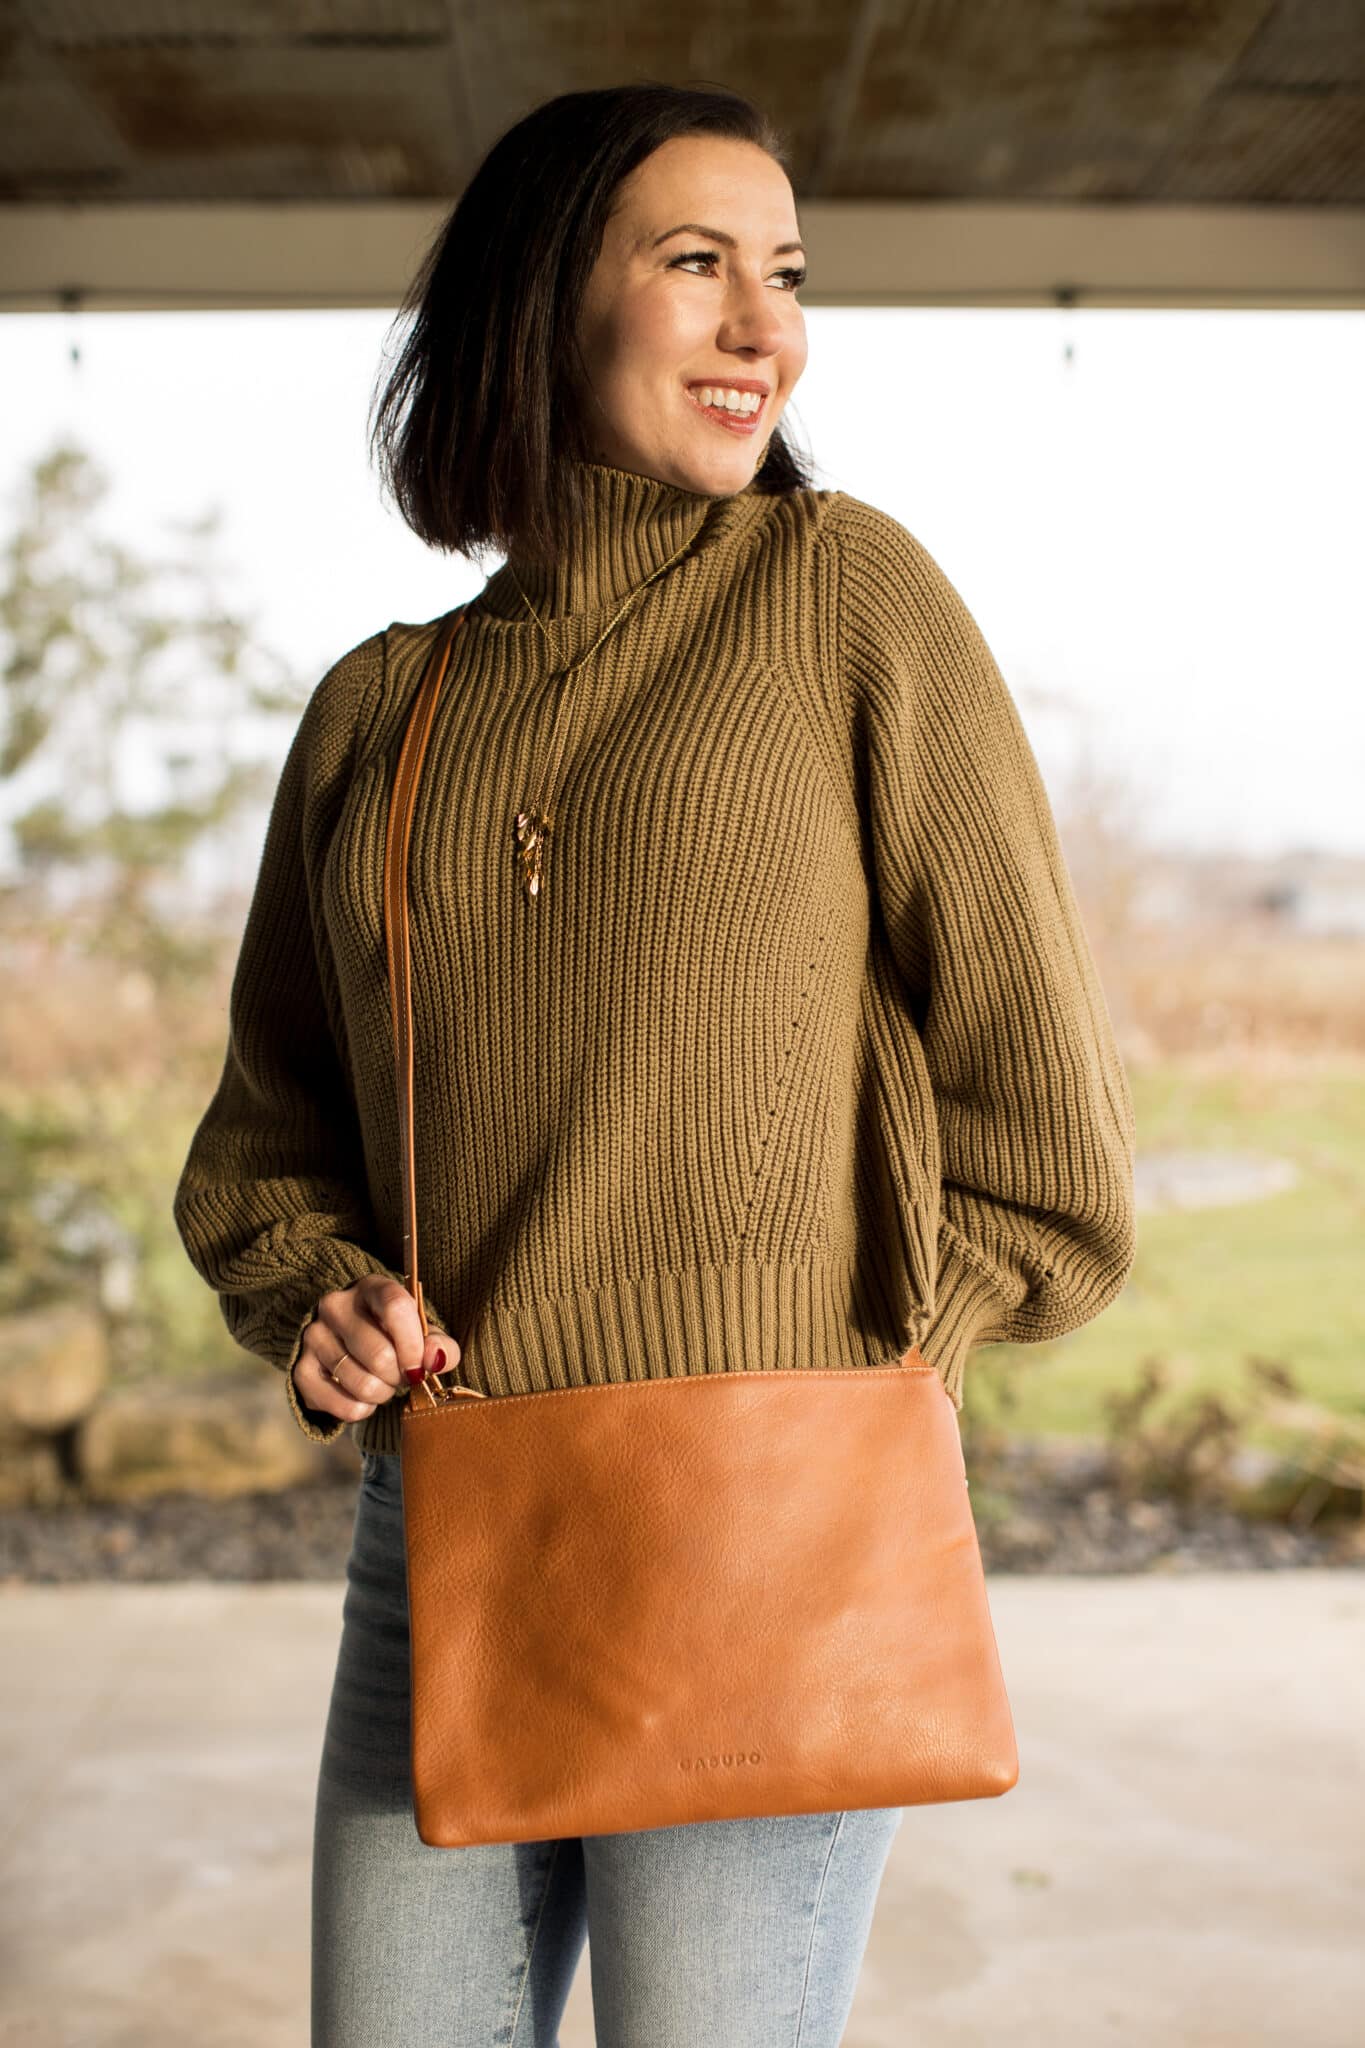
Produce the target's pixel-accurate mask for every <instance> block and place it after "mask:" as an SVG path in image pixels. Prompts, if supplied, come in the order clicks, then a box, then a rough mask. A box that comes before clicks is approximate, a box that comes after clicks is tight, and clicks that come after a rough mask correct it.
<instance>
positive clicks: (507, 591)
mask: <svg viewBox="0 0 1365 2048" xmlns="http://www.w3.org/2000/svg"><path fill="white" fill-rule="evenodd" d="M574 467H575V469H576V470H577V471H578V473H579V478H580V481H581V483H582V487H583V507H584V510H583V519H582V525H581V529H580V531H579V532H578V533H577V534H576V535H575V536H574V541H573V545H572V546H571V547H570V548H569V549H568V550H567V551H566V552H565V554H564V555H563V556H562V557H561V559H560V560H559V561H557V562H554V563H552V564H550V565H549V566H541V565H536V564H533V563H529V562H527V561H525V560H523V558H522V557H521V556H520V555H518V554H517V552H516V550H515V549H514V550H513V551H512V553H511V555H510V556H509V558H508V561H507V563H505V564H504V566H503V567H502V568H501V569H499V570H497V571H496V572H495V573H494V575H492V576H491V577H490V578H489V580H488V582H487V583H486V584H485V585H484V588H483V590H482V592H481V593H480V596H479V606H478V608H479V610H480V611H482V612H485V613H491V614H493V615H494V616H495V617H498V618H503V619H517V618H522V619H528V618H529V614H528V612H527V610H526V606H525V604H524V603H523V602H522V598H521V592H520V591H519V590H518V589H517V585H516V582H514V580H513V576H512V573H511V572H512V571H515V573H516V576H517V577H518V578H519V579H520V581H521V584H522V587H523V589H524V590H525V591H526V594H527V596H528V597H529V598H530V600H531V602H532V604H533V605H534V606H535V608H536V610H537V611H538V612H539V613H540V616H541V618H542V619H545V620H547V621H548V620H549V619H552V618H569V617H578V616H579V615H581V614H584V613H594V612H600V611H603V610H605V609H606V608H607V607H608V606H611V605H617V604H620V603H621V602H622V601H623V600H624V599H625V597H626V596H627V594H628V593H629V592H630V591H632V590H634V589H635V588H636V587H637V586H638V585H639V584H641V583H642V582H643V581H644V579H645V578H646V577H647V576H648V575H649V574H650V573H651V571H652V570H655V569H659V568H662V566H663V564H664V563H665V562H667V561H668V559H669V557H670V556H671V555H673V554H674V553H675V552H677V550H679V549H681V548H683V544H684V542H687V541H693V542H695V543H697V544H698V545H701V546H706V545H709V544H710V543H711V542H712V541H713V540H715V539H717V538H719V536H720V534H721V533H722V532H723V531H726V530H728V528H729V527H730V525H731V524H732V523H733V521H734V518H735V515H736V512H737V511H742V510H743V509H747V508H749V507H750V506H751V503H752V501H753V500H754V499H755V498H756V497H757V495H758V494H757V492H756V491H755V489H754V486H753V484H752V483H749V484H746V485H745V487H744V489H743V490H742V491H737V492H734V493H733V494H731V495H729V496H725V497H718V498H717V497H710V496H708V495H707V494H706V493H705V492H702V491H689V490H684V489H683V488H682V487H681V486H680V485H677V484H670V483H665V482H663V481H662V479H661V478H659V477H654V476H642V475H640V474H639V473H638V472H637V471H635V470H628V469H615V468H613V467H612V466H611V465H610V464H608V463H603V462H585V461H580V460H578V459H576V458H575V460H574ZM694 551H695V550H687V551H685V552H684V553H682V554H680V555H679V556H678V562H679V565H680V566H681V564H682V562H683V561H685V560H689V559H690V558H691V553H692V552H694Z"/></svg>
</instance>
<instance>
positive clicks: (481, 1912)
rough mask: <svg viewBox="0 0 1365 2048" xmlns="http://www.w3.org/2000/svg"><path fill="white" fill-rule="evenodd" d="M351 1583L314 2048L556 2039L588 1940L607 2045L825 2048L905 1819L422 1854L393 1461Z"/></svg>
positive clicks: (318, 1879) (318, 1929)
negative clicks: (412, 1769)
mask: <svg viewBox="0 0 1365 2048" xmlns="http://www.w3.org/2000/svg"><path fill="white" fill-rule="evenodd" d="M346 1579H347V1585H346V1597H345V1604H344V1607H343V1618H342V1632H341V1644H340V1650H339V1653H338V1658H337V1666H336V1675H335V1679H334V1682H333V1688H332V1696H331V1704H330V1708H329V1711H328V1717H327V1724H326V1732H325V1735H324V1738H323V1747H322V1759H321V1767H320V1770H319V1774H318V1789H317V1805H316V1812H315V1824H314V1840H313V1929H312V1934H313V1950H312V1998H313V2013H312V2043H313V2048H399V2044H400V2043H401V2044H402V2048H438V2044H439V2048H558V2041H559V2034H558V2028H559V2022H560V2018H561V2016H562V2013H563V2010H564V2006H565V2002H566V2000H567V1998H568V1994H569V1989H570V1986H571V1984H572V1982H573V1977H574V1972H575V1969H576V1967H577V1964H578V1961H579V1957H580V1955H581V1953H582V1950H583V1944H584V1942H585V1941H588V1962H589V1969H590V1972H591V1980H592V2000H593V2014H594V2019H595V2022H596V2030H597V2042H598V2048H835V2044H836V2043H837V2042H838V2041H839V2039H840V2037H841V2036H842V2033H843V2029H844V2025H845V2022H846V2020H847V2018H848V2013H849V2008H850V2006H851V2005H852V2002H853V1993H854V1989H855V1986H856V1983H857V1978H858V1971H859V1968H860V1966H861V1963H862V1958H863V1954H864V1950H865V1948H866V1945H867V1937H868V1933H869V1930H870V1928H871V1924H872V1914H873V1908H874V1905H875V1903H876V1896H877V1890H878V1887H879V1884H880V1882H881V1877H882V1872H883V1870H884V1867H885V1864H886V1859H887V1855H888V1853H889V1851H890V1848H891V1843H892V1839H893V1837H894V1835H895V1832H896V1829H897V1827H898V1826H899V1825H900V1822H901V1819H902V1818H903V1809H902V1808H900V1807H887V1808H872V1809H870V1810H865V1811H850V1812H845V1813H810V1814H800V1815H796V1816H792V1817H778V1818H768V1819H759V1820H723V1821H701V1822H695V1823H691V1824H689V1825H686V1826H679V1827H665V1828H652V1829H645V1830H641V1831H638V1832H632V1833H624V1834H606V1835H586V1836H582V1837H579V1836H566V1837H564V1838H562V1839H559V1840H550V1841H543V1842H514V1843H507V1844H494V1843H490V1844H483V1843H480V1844H476V1845H473V1846H471V1847H468V1848H459V1849H439V1848H433V1847H431V1846H429V1845H428V1844H427V1843H424V1842H423V1841H422V1840H421V1839H420V1837H419V1836H418V1834H417V1830H416V1827H415V1826H414V1824H413V1819H412V1808H411V1788H410V1782H409V1777H408V1771H409V1747H408V1745H409V1712H410V1692H409V1665H408V1633H407V1577H406V1556H405V1552H404V1547H403V1500H402V1466H401V1462H400V1460H399V1458H398V1457H396V1456H385V1455H381V1454H378V1453H373V1452H372V1453H368V1454H366V1456H365V1460H364V1466H363V1470H362V1474H361V1480H360V1490H359V1495H358V1499H357V1503H356V1518H355V1527H354V1532H353V1536H352V1543H351V1553H350V1557H349V1559H348V1562H347V1567H346ZM589 1937H591V1938H590V1939H589Z"/></svg>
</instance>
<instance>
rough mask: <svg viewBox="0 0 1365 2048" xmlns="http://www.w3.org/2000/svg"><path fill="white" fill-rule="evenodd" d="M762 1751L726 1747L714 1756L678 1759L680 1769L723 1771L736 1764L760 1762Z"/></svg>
mask: <svg viewBox="0 0 1365 2048" xmlns="http://www.w3.org/2000/svg"><path fill="white" fill-rule="evenodd" d="M762 1760H763V1759H762V1752H761V1751H760V1750H757V1749H727V1750H722V1751H721V1752H720V1753H719V1754H718V1755H716V1756H685V1757H681V1758H679V1760H678V1769H679V1770H680V1771H723V1770H725V1769H727V1768H731V1769H732V1768H733V1767H734V1766H735V1765H736V1764H756V1763H761V1762H762Z"/></svg>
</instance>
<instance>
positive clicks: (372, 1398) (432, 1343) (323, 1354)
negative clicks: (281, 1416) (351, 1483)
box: [293, 1273, 460, 1422]
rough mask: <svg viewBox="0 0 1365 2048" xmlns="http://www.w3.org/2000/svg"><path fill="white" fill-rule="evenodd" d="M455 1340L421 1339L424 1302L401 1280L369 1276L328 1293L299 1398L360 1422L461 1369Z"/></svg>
mask: <svg viewBox="0 0 1365 2048" xmlns="http://www.w3.org/2000/svg"><path fill="white" fill-rule="evenodd" d="M459 1358H460V1347H459V1345H458V1344H457V1343H456V1342H455V1339H454V1338H453V1337H446V1336H443V1335H441V1333H440V1332H439V1331H436V1330H432V1331H430V1332H429V1333H428V1335H427V1337H426V1339H425V1340H423V1337H422V1323H421V1318H420V1317H419V1316H418V1313H417V1304H416V1302H415V1301H414V1300H413V1298H412V1296H411V1295H410V1294H409V1293H408V1290H407V1288H406V1287H404V1286H403V1284H402V1283H401V1281H398V1280H395V1279H393V1278H392V1277H391V1275H389V1274H388V1273H367V1274H366V1275H365V1278H364V1279H363V1280H357V1281H356V1283H355V1286H354V1287H340V1288H337V1289H335V1290H334V1291H333V1292H332V1293H331V1294H324V1295H323V1297H322V1299H321V1301H320V1302H319V1303H318V1307H317V1314H316V1315H315V1317H314V1318H313V1320H312V1322H311V1323H309V1325H308V1327H307V1329H306V1330H305V1331H304V1333H303V1346H302V1349H301V1350H300V1352H299V1355H298V1357H297V1358H296V1359H295V1361H294V1367H293V1372H294V1385H295V1386H296V1387H297V1388H298V1391H299V1398H300V1400H302V1401H303V1402H305V1403H306V1404H307V1406H308V1407H310V1408H319V1409H321V1410H322V1412H323V1413H324V1414H325V1415H339V1416H340V1417H341V1418H342V1420H343V1421H345V1422H360V1421H362V1420H363V1419H364V1417H365V1416H367V1415H373V1413H374V1411H375V1409H376V1408H378V1407H379V1406H380V1405H381V1404H382V1403H383V1402H385V1401H391V1400H392V1399H393V1397H394V1395H395V1394H396V1393H397V1392H398V1391H399V1389H400V1388H401V1387H402V1386H403V1385H404V1384H405V1382H406V1384H408V1385H410V1386H416V1385H417V1384H418V1383H419V1381H420V1380H421V1379H422V1377H423V1375H424V1374H425V1373H428V1372H445V1371H447V1370H448V1369H449V1368H450V1367H451V1366H454V1365H457V1364H458V1363H459Z"/></svg>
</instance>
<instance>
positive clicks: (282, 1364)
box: [173, 636, 445, 1443]
mask: <svg viewBox="0 0 1365 2048" xmlns="http://www.w3.org/2000/svg"><path fill="white" fill-rule="evenodd" d="M382 659H383V650H382V636H376V637H374V638H372V639H371V640H368V641H365V642H363V643H362V644H361V645H360V646H359V647H356V648H353V649H352V650H351V652H350V653H349V654H345V655H343V656H342V657H341V659H340V660H339V661H338V662H336V663H335V664H334V665H333V666H332V668H331V669H329V670H328V672H327V674H326V675H325V676H324V677H323V679H322V681H321V682H320V683H319V685H318V686H317V688H316V689H315V690H314V692H313V694H312V696H311V698H310V699H309V701H308V704H307V706H306V707H305V710H304V713H303V716H302V718H301V720H300V722H299V726H298V729H297V731H296V733H295V735H294V739H293V741H292V743H291V746H290V748H289V752H288V755H287V757H286V759H285V763H284V767H283V769H282V771H281V774H280V779H279V783H278V786H277V788H276V792H275V797H274V802H273V805H272V808H271V814H270V820H269V824H268V826H267V830H266V837H265V845H264V849H263V852H262V855H261V861H260V867H259V872H258V875H257V879H256V886H255V891H254V894H253V897H252V901H251V905H250V908H249V910H248V913H247V919H246V925H245V929H244V932H243V936H242V942H241V948H240V952H239V954H238V959H237V965H236V970H235V973H234V976H233V982H232V988H231V993H230V997H229V1009H228V1035H227V1050H226V1055H225V1058H224V1062H223V1068H222V1074H221V1078H220V1080H219V1082H218V1086H217V1089H216V1091H215V1093H214V1095H213V1098H212V1100H211V1101H210V1103H209V1105H208V1108H207V1109H206V1110H205V1112H204V1114H203V1117H202V1118H201V1120H200V1123H199V1125H198V1128H197V1129H196V1131H195V1133H194V1136H193V1139H192V1140H191V1143H190V1149H189V1154H188V1157H187V1158H186V1161H185V1164H184V1167H183V1169H182V1171H181V1175H180V1180H179V1184H178V1186H177V1189H176V1193H175V1198H174V1204H173V1208H174V1217H175V1223H176V1228H177V1229H178V1231H179V1233H180V1238H181V1241H182V1243H183V1244H184V1246H185V1250H186V1252H187V1253H188V1255H189V1259H190V1263H191V1264H192V1265H193V1267H194V1269H195V1271H196V1272H197V1273H198V1274H199V1275H200V1277H201V1278H202V1279H204V1280H206V1281H207V1282H208V1284H209V1286H210V1287H212V1288H213V1289H214V1290H215V1291H216V1292H217V1295H218V1302H219V1307H220V1308H221V1310H222V1314H223V1319H224V1321H225V1322H226V1324H227V1327H228V1329H229V1330H230V1331H231V1333H232V1335H233V1337H234V1338H235V1339H236V1341H237V1342H238V1343H239V1344H240V1345H241V1346H242V1347H243V1348H244V1349H245V1350H247V1351H251V1352H254V1353H255V1354H256V1355H257V1356H258V1357H260V1358H262V1359H264V1360H265V1361H266V1362H267V1363H269V1364H271V1365H273V1366H275V1367H277V1368H278V1369H279V1370H280V1371H281V1373H282V1374H283V1376H284V1386H285V1396H286V1399H287V1401H288V1403H289V1407H290V1411H291V1413H292V1414H293V1416H294V1419H295V1421H296V1422H297V1423H298V1426H299V1428H300V1429H301V1430H302V1431H303V1433H304V1435H305V1436H307V1437H308V1438H309V1439H310V1440H311V1441H312V1442H314V1443H330V1442H331V1441H332V1439H333V1438H334V1437H336V1436H337V1435H338V1434H339V1433H340V1431H341V1430H343V1429H344V1428H346V1427H347V1425H346V1423H345V1422H344V1421H343V1420H342V1419H341V1417H339V1416H335V1415H330V1414H328V1413H326V1412H324V1411H323V1410H320V1409H314V1408H311V1407H309V1406H308V1405H307V1404H306V1403H305V1402H304V1401H303V1400H302V1397H301V1396H300V1394H299V1392H298V1389H297V1388H296V1386H295V1385H294V1377H293V1370H292V1369H293V1366H294V1364H295V1361H296V1360H297V1358H298V1356H299V1353H300V1351H301V1348H302V1344H303V1335H304V1331H305V1330H306V1328H307V1326H308V1324H309V1323H310V1322H311V1321H312V1320H313V1317H314V1313H315V1309H316V1305H317V1302H318V1300H319V1298H320V1297H321V1296H322V1295H323V1294H325V1293H327V1292H328V1291H329V1290H330V1289H333V1288H342V1287H350V1286H353V1285H354V1284H355V1282H356V1281H357V1280H360V1279H362V1278H363V1277H364V1276H365V1275H366V1274H367V1273H374V1272H383V1273H388V1274H389V1275H390V1276H391V1277H392V1278H394V1279H396V1280H398V1281H399V1282H400V1284H401V1282H402V1279H403V1275H402V1274H401V1273H397V1272H395V1271H394V1270H393V1268H392V1267H391V1266H388V1265H387V1264H386V1263H385V1262H384V1260H383V1259H382V1258H380V1257H379V1256H378V1255H377V1254H376V1252H375V1249H374V1246H375V1242H376V1231H375V1225H374V1218H373V1216H372V1214H371V1211H370V1206H369V1201H368V1196H367V1194H366V1177H365V1171H364V1161H363V1154H362V1147H361V1141H360V1133H359V1128H358V1123H357V1119H356V1114H355V1107H354V1102H353V1098H352V1094H351V1090H350V1087H349V1084H348V1081H347V1078H346V1071H345V1065H344V1061H343V1058H342V1055H341V1053H340V1052H339V1049H338V1035H334V1031H333V1026H332V1021H331V1015H332V1013H335V1003H334V1002H333V1004H332V1005H331V1007H330V1011H329V1001H328V996H329V992H331V991H332V990H333V988H334V982H333V978H332V976H331V973H330V961H329V956H328V952H327V945H326V937H325V932H324V928H323V925H322V921H321V918H320V916H319V913H318V908H317V885H318V879H319V876H320V873H321V867H322V862H323V859H324V856H325V854H326V851H327V845H328V841H329V838H330V834H331V831H332V829H333V828H334V826H335V822H336V816H337V811H338V808H339V805H340V802H341V799H342V798H343V796H344V794H345V790H346V785H347V782H348V780H349V776H350V772H351V766H352V762H353V758H354V752H355V743H356V740H357V737H358V722H359V720H360V718H361V716H362V714H363V709H364V706H365V702H366V698H367V694H368V691H369V689H370V688H371V687H372V686H373V683H374V681H375V678H376V676H377V674H378V672H379V668H380V664H381V662H382ZM338 1033H339V1025H338ZM427 1317H428V1321H429V1323H430V1324H431V1327H432V1328H433V1329H438V1330H443V1329H444V1327H445V1325H444V1324H443V1323H442V1321H441V1320H440V1318H439V1317H438V1315H437V1314H436V1312H435V1309H434V1307H433V1306H432V1304H431V1303H428V1304H427ZM405 1391H406V1390H400V1393H399V1394H398V1395H395V1397H394V1398H395V1399H401V1398H402V1393H403V1392H405Z"/></svg>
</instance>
